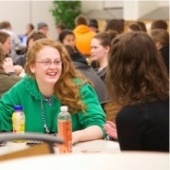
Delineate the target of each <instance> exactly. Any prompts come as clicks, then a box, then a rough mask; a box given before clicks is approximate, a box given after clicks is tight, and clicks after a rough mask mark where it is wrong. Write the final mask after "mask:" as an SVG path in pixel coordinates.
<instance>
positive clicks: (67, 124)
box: [58, 106, 72, 153]
mask: <svg viewBox="0 0 170 170" xmlns="http://www.w3.org/2000/svg"><path fill="white" fill-rule="evenodd" d="M60 110H61V112H60V113H59V115H58V136H59V137H61V138H63V140H64V143H63V144H61V145H59V146H58V147H59V153H71V152H72V121H71V115H70V113H69V112H68V107H67V106H61V108H60Z"/></svg>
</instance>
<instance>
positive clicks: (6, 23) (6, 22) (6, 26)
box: [0, 21, 11, 29]
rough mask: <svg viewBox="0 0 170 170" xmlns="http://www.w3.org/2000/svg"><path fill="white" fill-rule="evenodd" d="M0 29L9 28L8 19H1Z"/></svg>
mask: <svg viewBox="0 0 170 170" xmlns="http://www.w3.org/2000/svg"><path fill="white" fill-rule="evenodd" d="M0 29H11V24H10V22H9V21H2V22H1V23H0Z"/></svg>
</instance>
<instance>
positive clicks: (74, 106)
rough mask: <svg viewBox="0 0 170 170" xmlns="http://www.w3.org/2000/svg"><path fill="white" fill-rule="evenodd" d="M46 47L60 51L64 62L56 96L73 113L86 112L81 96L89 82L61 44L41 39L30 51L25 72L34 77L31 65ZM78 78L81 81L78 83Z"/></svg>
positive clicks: (56, 86)
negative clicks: (81, 91) (83, 88)
mask: <svg viewBox="0 0 170 170" xmlns="http://www.w3.org/2000/svg"><path fill="white" fill-rule="evenodd" d="M45 46H49V47H52V48H55V49H57V50H58V51H59V53H60V56H61V61H62V73H61V76H60V78H59V80H58V81H57V82H56V84H55V90H54V91H55V92H54V93H55V95H56V96H57V98H59V99H60V101H61V103H62V104H64V105H67V106H68V107H69V110H70V111H71V112H72V113H75V112H77V111H78V110H84V109H85V105H84V103H83V102H82V101H81V96H80V95H79V91H80V87H81V86H82V85H83V84H85V83H86V82H87V80H86V79H85V78H84V76H82V74H80V73H79V72H78V71H76V70H75V68H74V66H73V64H72V62H71V59H70V57H69V54H68V53H67V51H66V49H65V48H64V47H63V46H62V44H61V43H59V42H56V41H54V40H50V39H41V40H37V41H35V42H34V43H33V45H32V46H31V48H30V49H29V50H28V53H27V56H26V64H25V72H26V73H27V74H28V75H30V76H33V77H34V75H33V73H32V72H31V71H30V69H29V66H30V64H32V63H34V62H35V60H36V55H37V53H38V52H39V51H40V50H41V49H43V48H44V47H45ZM77 78H78V79H79V80H80V81H78V82H79V83H76V81H77Z"/></svg>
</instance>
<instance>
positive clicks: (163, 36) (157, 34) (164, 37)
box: [149, 29, 169, 47]
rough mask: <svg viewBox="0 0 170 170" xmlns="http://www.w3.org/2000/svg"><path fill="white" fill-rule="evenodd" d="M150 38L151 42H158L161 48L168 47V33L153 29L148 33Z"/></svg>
mask: <svg viewBox="0 0 170 170" xmlns="http://www.w3.org/2000/svg"><path fill="white" fill-rule="evenodd" d="M149 35H150V36H151V38H152V39H153V41H154V42H155V43H156V42H159V43H160V44H161V45H162V46H163V47H164V46H168V45H169V33H168V31H166V30H164V29H154V30H151V31H150V34H149Z"/></svg>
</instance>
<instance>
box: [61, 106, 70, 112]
mask: <svg viewBox="0 0 170 170" xmlns="http://www.w3.org/2000/svg"><path fill="white" fill-rule="evenodd" d="M60 110H61V111H62V112H67V111H68V107H67V106H61V107H60Z"/></svg>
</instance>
